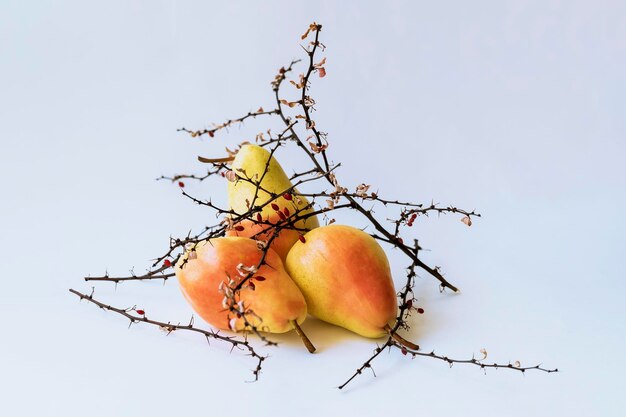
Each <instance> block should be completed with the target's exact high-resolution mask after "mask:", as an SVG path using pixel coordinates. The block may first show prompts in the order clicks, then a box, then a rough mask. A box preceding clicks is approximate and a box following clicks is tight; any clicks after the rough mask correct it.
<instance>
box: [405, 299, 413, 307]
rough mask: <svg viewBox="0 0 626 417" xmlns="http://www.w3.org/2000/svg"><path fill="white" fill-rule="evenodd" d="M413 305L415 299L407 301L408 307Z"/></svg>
mask: <svg viewBox="0 0 626 417" xmlns="http://www.w3.org/2000/svg"><path fill="white" fill-rule="evenodd" d="M411 307H413V300H408V301H407V302H406V308H408V309H410V308H411Z"/></svg>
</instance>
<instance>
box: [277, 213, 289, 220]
mask: <svg viewBox="0 0 626 417" xmlns="http://www.w3.org/2000/svg"><path fill="white" fill-rule="evenodd" d="M277 213H278V217H280V219H281V220H285V219H286V218H287V217H286V216H285V215H284V214H283V212H282V211H277Z"/></svg>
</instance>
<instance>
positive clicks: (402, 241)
mask: <svg viewBox="0 0 626 417" xmlns="http://www.w3.org/2000/svg"><path fill="white" fill-rule="evenodd" d="M398 242H400V244H401V245H402V244H403V243H404V240H402V238H401V237H399V238H398Z"/></svg>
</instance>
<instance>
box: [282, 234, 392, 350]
mask: <svg viewBox="0 0 626 417" xmlns="http://www.w3.org/2000/svg"><path fill="white" fill-rule="evenodd" d="M304 240H305V241H304V242H301V241H300V242H297V243H296V244H295V245H294V246H293V247H292V248H291V250H290V251H289V254H288V255H287V262H286V268H287V272H288V273H289V275H290V276H291V277H292V279H293V280H294V281H295V282H296V284H297V285H298V287H299V288H300V290H301V291H302V294H304V298H305V299H306V302H307V306H308V310H309V313H310V314H311V315H313V316H315V317H317V318H319V319H321V320H324V321H326V322H329V323H332V324H335V325H337V326H341V327H344V328H346V329H348V330H351V331H353V332H355V333H357V334H360V335H362V336H365V337H371V338H378V337H382V336H385V335H388V334H389V330H390V326H391V325H393V323H394V322H395V319H396V314H397V310H398V302H397V298H396V290H395V289H394V285H393V280H392V278H391V269H390V267H389V262H388V260H387V256H386V255H385V252H384V251H383V249H382V248H381V247H380V245H379V244H378V243H377V242H376V241H375V240H374V238H372V237H371V236H370V235H368V234H367V233H365V232H363V231H362V230H360V229H356V228H354V227H351V226H343V225H330V226H323V227H319V228H317V229H315V230H312V231H310V232H308V233H307V234H306V235H305V236H304Z"/></svg>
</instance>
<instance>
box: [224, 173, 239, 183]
mask: <svg viewBox="0 0 626 417" xmlns="http://www.w3.org/2000/svg"><path fill="white" fill-rule="evenodd" d="M224 178H226V179H227V180H228V181H230V182H235V181H237V174H235V173H234V172H233V171H226V172H225V173H224Z"/></svg>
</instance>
